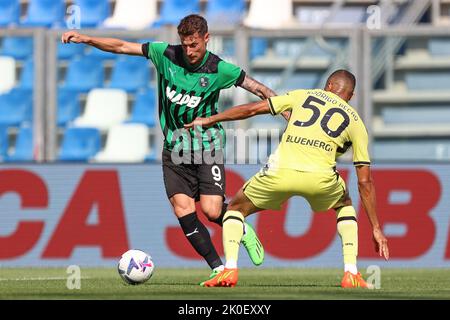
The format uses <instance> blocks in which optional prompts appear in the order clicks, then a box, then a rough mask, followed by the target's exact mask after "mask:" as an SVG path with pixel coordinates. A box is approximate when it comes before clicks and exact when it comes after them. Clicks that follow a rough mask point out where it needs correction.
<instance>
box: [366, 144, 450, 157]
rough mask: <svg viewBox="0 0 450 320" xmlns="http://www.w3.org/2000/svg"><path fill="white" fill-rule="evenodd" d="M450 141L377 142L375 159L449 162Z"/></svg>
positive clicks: (374, 148) (374, 150)
mask: <svg viewBox="0 0 450 320" xmlns="http://www.w3.org/2000/svg"><path fill="white" fill-rule="evenodd" d="M445 150H450V141H448V140H440V139H419V140H413V139H393V140H389V141H376V142H375V143H374V145H373V158H374V159H377V160H407V161H411V160H422V161H424V160H448V151H445Z"/></svg>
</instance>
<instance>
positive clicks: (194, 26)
mask: <svg viewBox="0 0 450 320" xmlns="http://www.w3.org/2000/svg"><path fill="white" fill-rule="evenodd" d="M177 29H178V34H179V35H180V36H191V35H193V34H195V33H196V32H198V34H199V35H200V36H204V35H205V34H206V33H207V32H208V22H206V20H205V18H203V17H202V16H200V15H198V14H190V15H188V16H186V17H184V18H183V19H181V21H180V24H179V25H178V28H177Z"/></svg>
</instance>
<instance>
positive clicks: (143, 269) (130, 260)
mask: <svg viewBox="0 0 450 320" xmlns="http://www.w3.org/2000/svg"><path fill="white" fill-rule="evenodd" d="M154 269H155V264H154V263H153V261H152V257H151V256H150V255H149V254H147V253H145V252H144V251H141V250H136V249H132V250H128V251H127V252H125V253H124V254H123V255H122V257H121V258H120V261H119V264H118V265H117V271H118V272H119V275H120V277H121V278H122V279H123V280H124V281H125V282H126V283H128V284H141V283H144V282H145V281H147V280H148V279H150V278H151V277H152V275H153V270H154Z"/></svg>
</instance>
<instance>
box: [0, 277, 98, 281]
mask: <svg viewBox="0 0 450 320" xmlns="http://www.w3.org/2000/svg"><path fill="white" fill-rule="evenodd" d="M85 279H90V278H88V277H84V278H80V280H85ZM46 280H67V277H41V278H16V279H4V278H0V281H46Z"/></svg>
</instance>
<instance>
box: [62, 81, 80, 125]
mask: <svg viewBox="0 0 450 320" xmlns="http://www.w3.org/2000/svg"><path fill="white" fill-rule="evenodd" d="M78 94H79V92H78V91H74V90H70V89H59V90H58V115H57V124H58V127H65V126H67V125H68V124H69V123H70V122H71V121H73V120H75V118H77V117H78V116H80V114H81V107H80V101H79V100H78Z"/></svg>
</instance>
